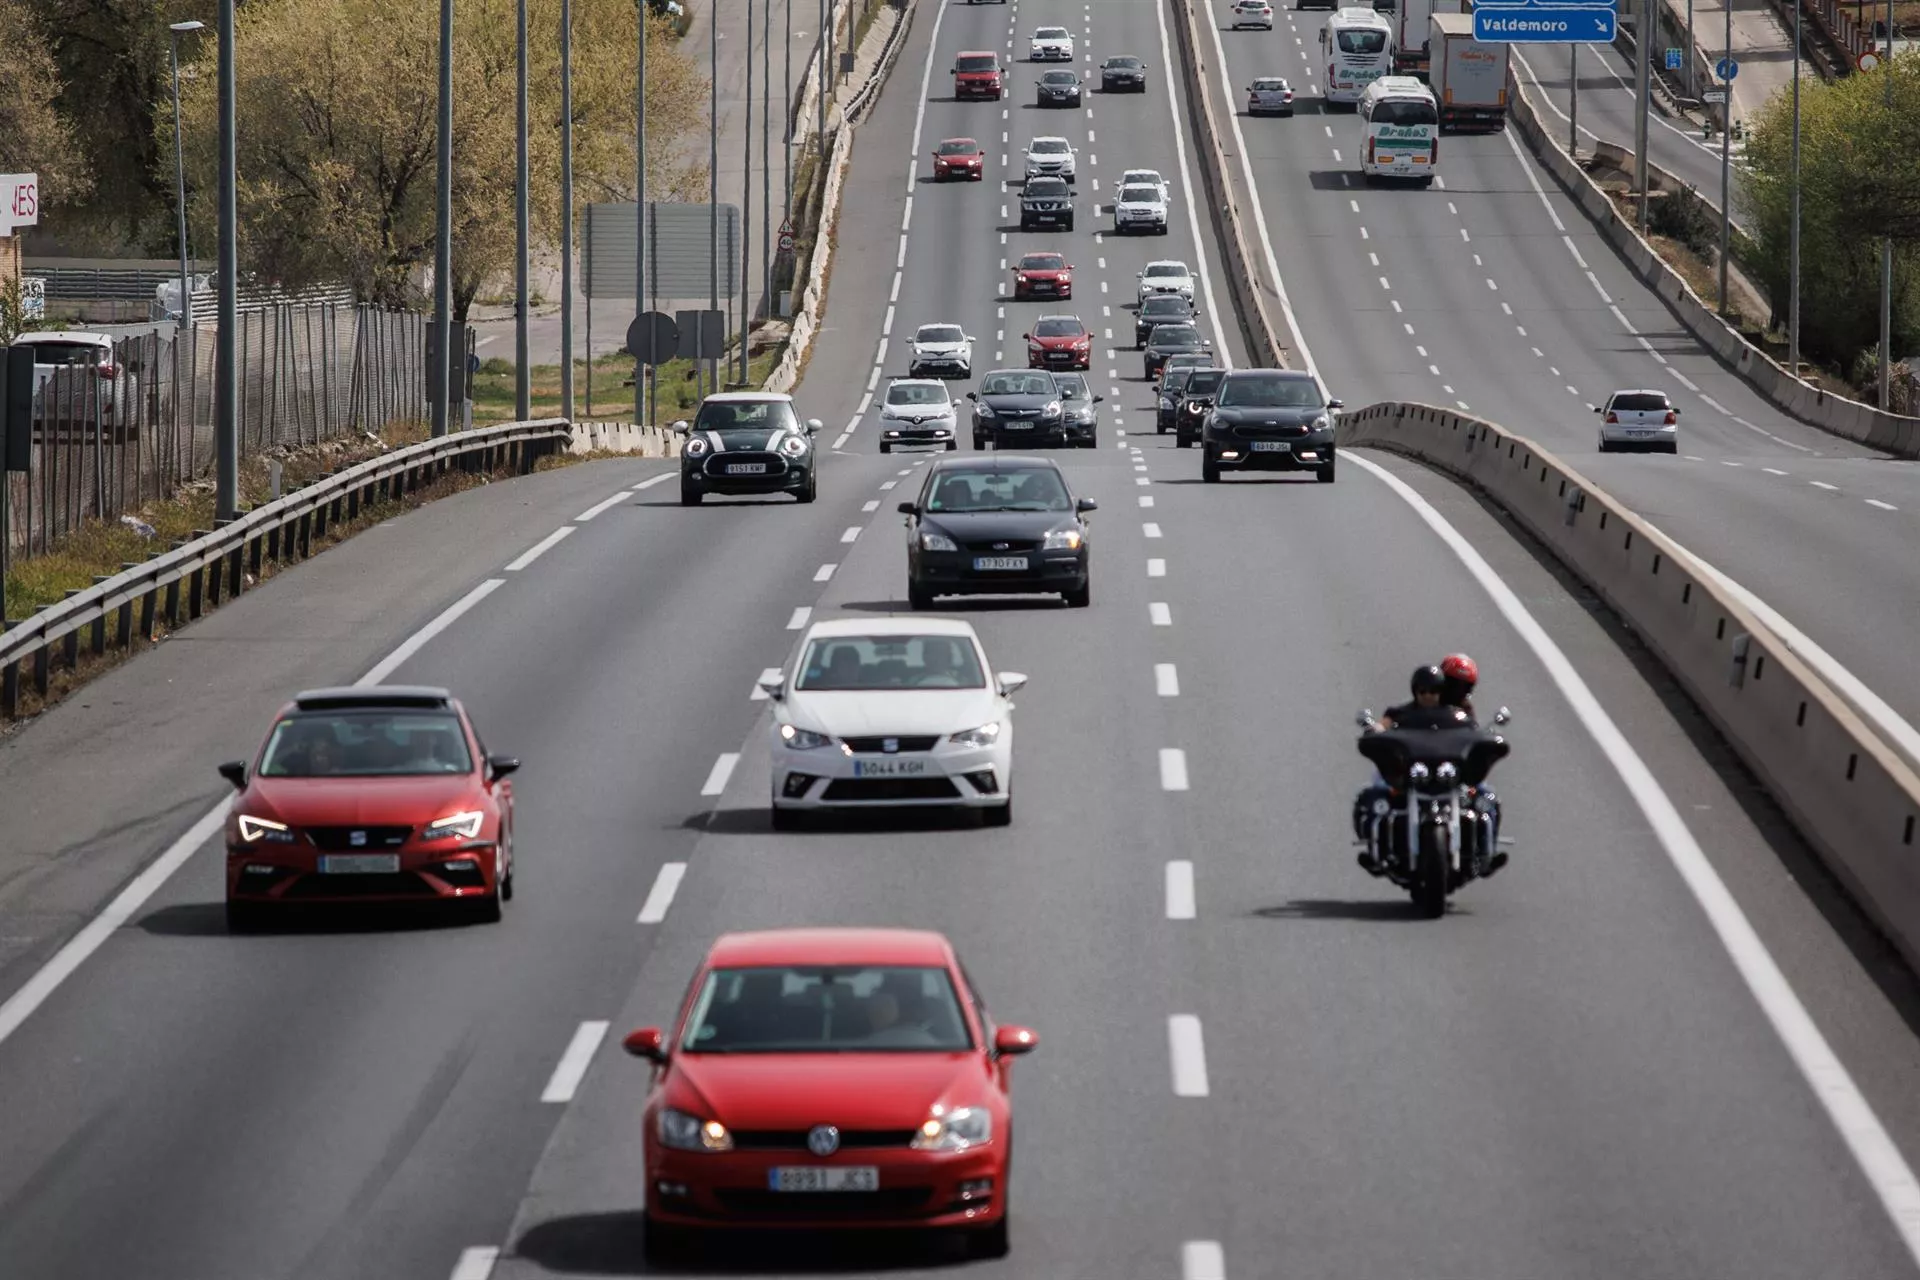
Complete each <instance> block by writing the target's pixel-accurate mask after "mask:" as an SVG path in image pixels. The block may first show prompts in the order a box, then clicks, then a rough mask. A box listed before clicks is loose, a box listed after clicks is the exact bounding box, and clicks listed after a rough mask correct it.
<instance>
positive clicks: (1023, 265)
mask: <svg viewBox="0 0 1920 1280" xmlns="http://www.w3.org/2000/svg"><path fill="white" fill-rule="evenodd" d="M1020 269H1021V270H1022V271H1065V270H1066V269H1067V260H1066V259H1065V258H1063V257H1061V256H1060V255H1059V254H1057V253H1030V254H1028V255H1027V256H1026V257H1024V258H1022V259H1020Z"/></svg>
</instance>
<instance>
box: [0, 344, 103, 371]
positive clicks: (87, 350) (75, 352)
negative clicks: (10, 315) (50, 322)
mask: <svg viewBox="0 0 1920 1280" xmlns="http://www.w3.org/2000/svg"><path fill="white" fill-rule="evenodd" d="M14 345H15V346H17V347H27V348H30V349H31V350H32V351H33V362H34V363H35V364H58V365H91V364H112V363H113V352H112V351H111V350H109V349H108V348H106V347H100V346H95V345H94V344H93V343H91V342H60V341H53V340H48V341H45V342H35V341H33V340H32V339H31V338H25V339H22V340H20V341H18V342H16V343H14Z"/></svg>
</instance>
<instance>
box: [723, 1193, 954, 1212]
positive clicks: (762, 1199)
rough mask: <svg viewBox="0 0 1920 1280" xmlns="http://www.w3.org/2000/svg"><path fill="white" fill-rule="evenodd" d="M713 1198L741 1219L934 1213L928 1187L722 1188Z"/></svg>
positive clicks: (931, 1194) (931, 1196) (931, 1195)
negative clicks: (834, 1188) (803, 1190)
mask: <svg viewBox="0 0 1920 1280" xmlns="http://www.w3.org/2000/svg"><path fill="white" fill-rule="evenodd" d="M713 1198H714V1199H715V1200H718V1201H719V1202H720V1206H721V1207H722V1208H723V1209H726V1210H727V1211H728V1212H729V1213H736V1214H739V1215H740V1216H741V1217H743V1218H785V1219H794V1218H814V1219H834V1218H911V1217H927V1216H929V1215H931V1214H932V1213H933V1212H934V1209H933V1207H932V1206H931V1205H929V1204H928V1201H930V1200H931V1199H932V1198H933V1190H932V1188H930V1187H891V1188H883V1189H881V1190H879V1191H811V1192H781V1191H761V1190H747V1189H744V1188H738V1187H723V1188H720V1189H717V1190H715V1191H714V1193H713Z"/></svg>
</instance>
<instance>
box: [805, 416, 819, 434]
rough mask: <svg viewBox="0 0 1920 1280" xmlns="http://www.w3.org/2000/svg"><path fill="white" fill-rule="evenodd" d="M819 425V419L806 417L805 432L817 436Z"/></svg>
mask: <svg viewBox="0 0 1920 1280" xmlns="http://www.w3.org/2000/svg"><path fill="white" fill-rule="evenodd" d="M821 425H822V424H821V422H820V419H818V418H808V419H807V434H808V435H810V436H817V435H819V434H820V427H821Z"/></svg>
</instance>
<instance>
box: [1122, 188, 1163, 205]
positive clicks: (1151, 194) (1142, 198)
mask: <svg viewBox="0 0 1920 1280" xmlns="http://www.w3.org/2000/svg"><path fill="white" fill-rule="evenodd" d="M1159 200H1160V193H1159V192H1158V191H1155V190H1154V189H1153V188H1152V187H1126V188H1123V189H1122V190H1121V192H1120V203H1121V204H1157V203H1159Z"/></svg>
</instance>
